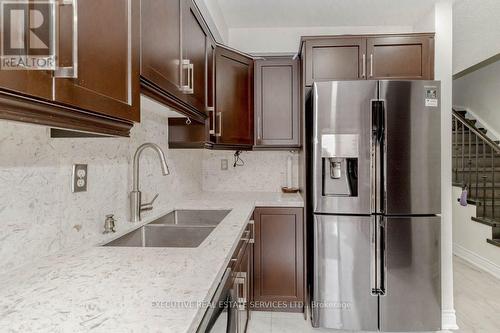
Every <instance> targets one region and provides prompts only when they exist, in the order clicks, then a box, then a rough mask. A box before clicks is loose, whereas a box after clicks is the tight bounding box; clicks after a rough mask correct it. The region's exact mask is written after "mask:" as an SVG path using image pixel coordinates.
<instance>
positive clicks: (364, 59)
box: [362, 53, 366, 78]
mask: <svg viewBox="0 0 500 333" xmlns="http://www.w3.org/2000/svg"><path fill="white" fill-rule="evenodd" d="M362 77H363V78H365V77H366V54H364V53H363V76H362Z"/></svg>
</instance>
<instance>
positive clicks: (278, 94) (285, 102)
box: [254, 58, 300, 149]
mask: <svg viewBox="0 0 500 333" xmlns="http://www.w3.org/2000/svg"><path fill="white" fill-rule="evenodd" d="M299 94H300V90H299V63H298V60H294V59H292V58H267V59H265V60H257V61H255V147H254V148H257V149H258V148H269V149H273V148H287V149H288V148H294V147H295V148H297V147H300V138H299V121H300V117H299V116H300V115H299V96H300V95H299Z"/></svg>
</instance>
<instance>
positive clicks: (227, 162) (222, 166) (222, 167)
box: [220, 159, 229, 170]
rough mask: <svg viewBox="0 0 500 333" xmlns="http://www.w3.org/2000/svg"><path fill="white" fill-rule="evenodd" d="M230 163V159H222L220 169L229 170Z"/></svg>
mask: <svg viewBox="0 0 500 333" xmlns="http://www.w3.org/2000/svg"><path fill="white" fill-rule="evenodd" d="M228 165H229V161H228V160H226V159H222V160H220V169H221V170H227V169H228Z"/></svg>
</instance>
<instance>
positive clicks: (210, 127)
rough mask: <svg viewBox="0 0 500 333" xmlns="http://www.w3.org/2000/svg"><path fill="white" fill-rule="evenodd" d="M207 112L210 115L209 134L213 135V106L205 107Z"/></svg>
mask: <svg viewBox="0 0 500 333" xmlns="http://www.w3.org/2000/svg"><path fill="white" fill-rule="evenodd" d="M207 111H208V112H211V113H212V120H211V121H209V130H208V132H209V134H210V135H215V108H214V107H213V106H211V107H207Z"/></svg>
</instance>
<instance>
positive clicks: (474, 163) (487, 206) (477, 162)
mask: <svg viewBox="0 0 500 333" xmlns="http://www.w3.org/2000/svg"><path fill="white" fill-rule="evenodd" d="M466 113H467V112H466V111H456V110H453V185H454V186H460V187H464V186H467V188H468V194H469V195H468V201H469V204H472V205H475V206H476V217H473V218H472V220H473V221H475V222H479V223H482V224H485V225H488V226H490V227H491V228H492V237H491V238H490V239H487V242H488V243H490V244H492V245H496V246H499V247H500V145H499V143H500V142H498V141H493V140H491V139H490V138H488V136H487V135H486V133H487V131H486V130H485V129H484V128H480V127H478V126H477V121H476V120H474V119H469V118H466V117H465V115H466Z"/></svg>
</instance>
